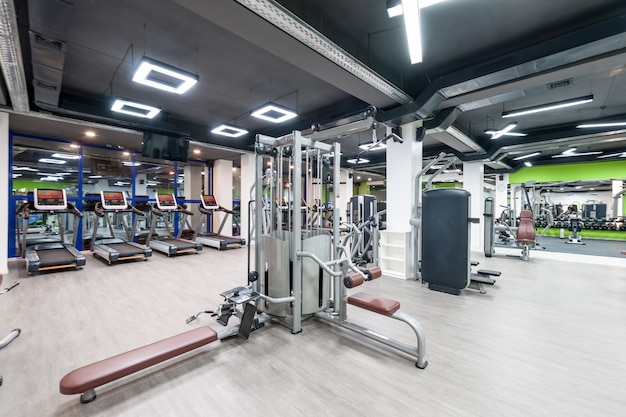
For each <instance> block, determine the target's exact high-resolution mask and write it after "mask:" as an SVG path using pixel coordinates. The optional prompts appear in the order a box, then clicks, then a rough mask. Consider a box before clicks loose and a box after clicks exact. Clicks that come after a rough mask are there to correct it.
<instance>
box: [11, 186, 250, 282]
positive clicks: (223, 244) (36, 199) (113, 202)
mask: <svg viewBox="0 0 626 417" xmlns="http://www.w3.org/2000/svg"><path fill="white" fill-rule="evenodd" d="M90 196H92V197H93V196H97V197H99V201H97V200H96V199H86V200H85V202H84V204H83V210H84V211H85V212H90V213H92V216H93V218H92V223H93V233H92V235H91V237H90V238H89V239H88V242H89V249H90V251H91V252H92V253H93V255H94V256H97V257H99V258H102V259H103V260H105V261H107V262H108V263H109V264H113V263H117V262H120V261H128V260H137V259H141V260H147V258H148V257H150V256H152V251H153V250H156V251H159V252H162V253H164V254H166V255H167V256H172V255H180V254H186V253H197V252H198V251H200V250H202V247H203V245H207V246H211V247H214V248H216V249H229V248H235V247H241V246H243V245H245V244H246V241H245V239H241V238H237V237H229V236H222V235H221V234H220V233H221V231H222V229H223V227H224V225H225V224H226V222H227V218H228V216H229V215H233V212H232V211H230V210H228V209H225V208H223V207H221V206H219V205H218V204H217V202H216V200H215V197H214V196H212V195H202V199H201V204H200V206H199V207H198V209H199V211H200V213H201V215H202V216H205V217H204V219H203V220H204V222H202V221H201V222H199V223H198V226H197V227H196V229H195V230H193V232H192V233H191V237H192V239H184V238H182V237H180V236H174V234H173V232H172V228H171V226H170V221H169V220H168V217H170V216H169V215H168V214H169V213H180V215H181V216H183V218H182V221H181V223H182V224H184V225H188V222H187V216H191V215H193V214H194V213H193V212H191V211H189V210H188V209H187V207H186V206H185V205H184V204H178V203H177V201H176V197H175V196H174V195H173V194H157V198H156V203H155V204H149V203H148V202H140V203H138V204H137V206H136V207H135V206H133V205H131V204H129V203H128V201H127V199H126V194H125V193H124V192H123V191H101V192H100V194H96V195H90ZM218 211H221V212H224V213H225V215H224V217H223V220H222V222H221V224H220V227H219V229H218V232H217V233H208V232H202V228H203V224H204V225H205V226H206V225H207V224H209V220H210V218H211V216H212V215H213V214H214V213H216V212H218ZM129 212H130V213H132V214H133V215H134V217H135V219H134V221H133V222H132V226H131V227H129V226H128V224H127V221H126V216H125V215H124V214H125V213H129ZM149 213H152V221H151V222H150V229H149V230H148V231H147V232H144V234H143V236H144V238H145V240H144V242H145V244H142V243H138V242H137V241H136V240H138V239H137V237H138V236H139V234H137V233H136V229H137V225H138V224H139V221H140V219H143V220H146V221H147V218H148V214H149ZM64 214H65V216H64ZM115 214H118V215H119V216H118V217H117V219H119V220H121V222H122V223H123V229H124V232H125V237H124V238H121V237H118V236H116V234H115V232H114V227H113V222H112V220H111V215H115ZM36 215H37V216H43V217H44V218H45V217H46V216H50V215H56V216H57V221H58V231H55V232H54V233H47V234H44V235H42V234H41V233H37V234H36V235H35V236H33V234H32V233H31V230H32V229H30V228H29V223H32V221H31V219H34V218H36ZM67 215H72V216H73V217H74V228H73V229H72V230H74V231H76V230H78V228H77V226H78V222H79V221H80V220H81V219H82V218H83V213H81V212H80V211H79V210H77V209H76V207H75V206H74V205H73V204H72V203H70V202H68V201H67V196H66V193H65V190H63V189H59V190H57V189H55V190H52V189H35V190H34V191H33V201H27V202H24V203H22V204H20V205H19V206H18V208H17V225H18V227H17V230H19V235H20V236H19V239H18V247H19V250H20V253H21V255H22V257H23V258H24V259H25V260H26V268H27V271H28V273H29V274H32V273H37V272H41V271H50V270H56V269H65V268H81V267H83V266H84V265H85V256H84V255H83V253H82V252H80V251H79V250H78V249H76V240H77V233H74V238H73V241H72V243H71V244H70V243H66V242H65V239H64V236H63V232H64V229H65V227H64V224H63V219H64V217H68V216H67ZM101 220H104V223H105V227H106V228H107V229H108V232H109V234H107V235H103V234H100V233H99V230H100V227H99V226H100V223H101ZM159 222H162V223H164V225H165V229H166V234H159V233H158V232H157V223H159ZM20 223H21V227H20ZM44 223H45V222H44Z"/></svg>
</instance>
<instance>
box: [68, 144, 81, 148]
mask: <svg viewBox="0 0 626 417" xmlns="http://www.w3.org/2000/svg"><path fill="white" fill-rule="evenodd" d="M70 148H74V149H78V148H80V146H79V145H77V144H75V143H72V144H70Z"/></svg>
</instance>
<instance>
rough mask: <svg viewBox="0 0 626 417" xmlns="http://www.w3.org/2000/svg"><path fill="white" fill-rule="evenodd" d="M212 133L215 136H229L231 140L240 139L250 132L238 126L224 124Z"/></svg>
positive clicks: (212, 130)
mask: <svg viewBox="0 0 626 417" xmlns="http://www.w3.org/2000/svg"><path fill="white" fill-rule="evenodd" d="M211 133H213V134H214V135H221V136H228V137H229V138H238V137H240V136H243V135H245V134H246V133H248V131H247V130H246V129H242V128H240V127H237V126H233V125H228V124H225V123H222V124H221V125H219V126H217V127H215V128H213V129H211Z"/></svg>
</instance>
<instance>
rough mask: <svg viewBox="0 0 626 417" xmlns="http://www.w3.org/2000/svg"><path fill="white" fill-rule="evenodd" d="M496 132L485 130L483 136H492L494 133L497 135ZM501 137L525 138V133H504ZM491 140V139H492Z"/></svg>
mask: <svg viewBox="0 0 626 417" xmlns="http://www.w3.org/2000/svg"><path fill="white" fill-rule="evenodd" d="M497 132H498V131H497V130H485V134H486V135H493V134H495V133H497ZM502 136H519V137H521V136H527V135H526V133H518V132H506V133H503V134H502ZM492 139H493V138H492Z"/></svg>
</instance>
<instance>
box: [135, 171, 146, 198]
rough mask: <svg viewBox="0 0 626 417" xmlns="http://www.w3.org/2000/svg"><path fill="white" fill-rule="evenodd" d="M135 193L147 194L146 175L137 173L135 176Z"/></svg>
mask: <svg viewBox="0 0 626 417" xmlns="http://www.w3.org/2000/svg"><path fill="white" fill-rule="evenodd" d="M135 195H148V175H147V174H139V173H138V174H137V175H136V178H135Z"/></svg>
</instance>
